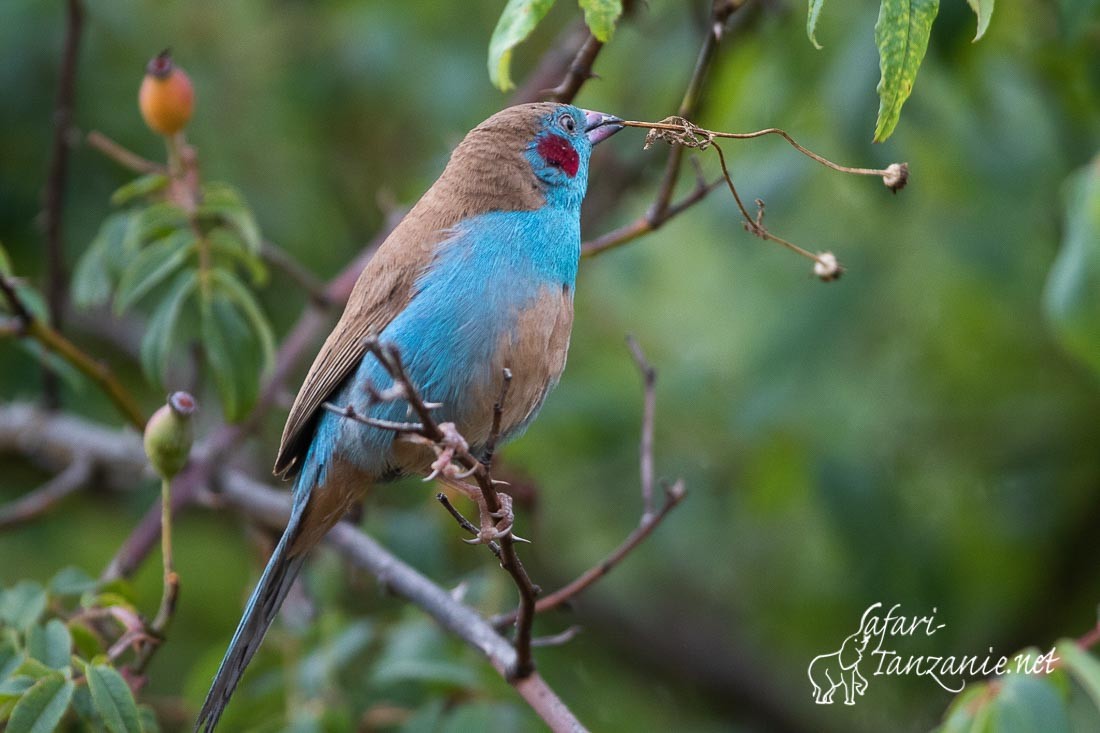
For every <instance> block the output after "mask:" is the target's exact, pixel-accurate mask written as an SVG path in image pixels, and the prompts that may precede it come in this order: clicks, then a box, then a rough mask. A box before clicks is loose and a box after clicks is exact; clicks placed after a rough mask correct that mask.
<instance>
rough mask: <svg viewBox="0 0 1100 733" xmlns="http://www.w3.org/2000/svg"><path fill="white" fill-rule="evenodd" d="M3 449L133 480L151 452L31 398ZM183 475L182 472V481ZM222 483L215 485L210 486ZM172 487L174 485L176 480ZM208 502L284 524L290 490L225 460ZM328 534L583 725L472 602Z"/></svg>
mask: <svg viewBox="0 0 1100 733" xmlns="http://www.w3.org/2000/svg"><path fill="white" fill-rule="evenodd" d="M0 450H15V451H18V452H20V453H22V454H24V455H27V456H35V457H37V458H38V459H40V461H41V462H42V463H43V465H44V466H46V467H48V468H50V469H52V470H64V469H65V467H66V466H68V465H69V464H71V463H72V462H73V461H74V460H76V458H77V457H78V456H85V457H86V458H87V459H88V460H90V461H92V463H93V464H94V465H96V466H98V467H100V468H101V470H102V471H103V477H104V482H105V485H107V486H110V487H112V488H123V487H125V488H129V487H130V486H132V484H133V478H134V476H137V475H142V472H143V471H145V469H146V463H147V459H146V457H145V451H144V450H143V448H142V445H141V438H140V436H138V435H135V434H134V433H130V432H121V431H114V430H111V429H110V428H107V427H105V426H103V425H100V424H98V423H94V422H90V421H87V420H84V419H82V418H75V417H69V416H65V415H51V414H48V413H45V412H43V411H42V410H39V409H35V408H33V407H30V406H28V405H21V404H14V405H0ZM178 480H179V479H178V478H177V481H178ZM211 486H216V487H217V488H218V491H217V492H216V493H215V492H213V491H211V490H209V489H210V487H211ZM173 491H175V486H174V485H173ZM196 496H197V498H198V500H200V501H201V503H203V504H204V505H207V506H214V507H222V506H229V507H231V508H233V509H234V510H235V511H237V512H240V513H241V514H242V515H245V516H247V517H249V518H251V519H254V520H256V521H259V522H261V523H263V524H265V525H267V526H270V527H272V528H274V529H281V528H283V527H284V526H286V521H287V517H288V516H289V514H290V501H291V499H290V496H289V495H288V494H287V493H286V492H285V491H280V490H277V489H274V488H271V487H269V486H267V485H265V484H263V483H261V482H259V481H256V480H255V479H253V478H251V477H249V476H247V475H246V474H245V473H243V472H242V471H239V470H237V469H234V468H229V467H228V466H226V465H225V464H224V463H222V464H220V465H219V466H217V468H216V469H215V470H213V471H212V472H211V473H210V475H209V481H208V483H206V484H203V485H202V486H200V487H198V489H197V490H196ZM327 542H328V543H329V544H330V545H331V546H332V547H334V548H335V549H336V550H337V551H338V552H339V553H340V554H341V555H342V556H343V557H344V558H345V559H346V560H347V561H348V562H349V563H350V564H352V565H354V566H355V567H358V568H362V569H364V570H366V571H367V572H369V573H371V574H372V575H374V576H375V577H376V578H377V579H378V582H379V584H380V585H382V586H384V587H386V588H387V589H388V590H389V591H391V592H393V593H394V594H395V595H397V596H400V597H401V598H404V599H406V600H407V601H409V602H410V603H412V604H413V605H414V606H416V607H418V608H420V609H421V610H423V611H424V612H425V613H427V614H428V615H429V616H431V617H432V618H433V619H435V621H436V622H437V623H438V624H439V625H440V626H442V627H443V628H444V629H446V630H447V631H449V632H450V633H453V634H454V635H455V636H457V637H458V638H460V639H462V640H463V642H465V643H466V644H467V645H469V646H470V647H472V648H473V649H475V650H477V651H478V652H480V653H481V654H482V655H483V656H484V657H485V658H486V659H487V660H488V661H489V663H490V664H491V665H492V666H493V668H494V669H496V670H497V672H498V673H499V674H500V675H501V676H502V677H504V678H505V679H507V680H508V681H509V682H510V683H511V685H512V686H513V687H514V688H515V689H516V691H517V692H518V693H519V694H520V695H521V696H522V697H523V698H524V700H526V701H527V703H528V705H530V706H531V708H532V709H533V710H534V711H535V712H536V713H537V714H538V715H539V716H540V717H541V718H542V719H543V720H544V721H545V722H546V724H547V725H548V726H549V727H550V729H551V730H553V731H555V732H558V731H561V732H563V733H565V732H571V733H572V732H577V731H584V730H585V728H584V726H583V725H582V724H581V723H580V722H579V721H578V720H577V718H576V717H575V716H574V715H573V713H572V712H571V711H570V710H569V708H568V707H566V705H565V704H564V703H563V702H562V701H561V699H560V698H559V697H558V696H557V694H556V693H555V692H554V691H553V689H552V688H551V687H550V686H549V685H548V684H547V683H546V681H545V680H544V679H543V678H542V677H541V676H540V675H539V674H538V673H537V672H532V673H530V674H529V675H527V676H526V677H523V678H522V679H519V678H516V677H514V676H513V675H514V671H515V669H516V668H517V667H518V666H519V664H518V661H517V659H518V657H517V652H516V650H515V649H514V648H513V646H512V645H511V643H509V642H508V640H507V639H505V638H504V637H502V636H501V635H500V634H498V633H497V632H496V631H495V630H494V629H493V627H492V626H490V625H489V624H488V622H486V620H485V619H484V618H482V617H481V616H480V615H479V614H478V613H477V612H476V611H475V610H474V609H472V608H470V607H469V606H467V605H465V604H463V603H461V602H459V601H457V600H455V598H454V597H452V596H451V594H450V593H448V592H447V591H446V590H444V589H443V588H441V587H439V586H438V585H436V584H435V583H433V582H432V581H430V580H429V579H427V578H425V577H424V576H423V575H421V574H420V573H419V572H417V571H416V570H414V569H413V568H411V567H409V566H408V565H407V564H405V563H404V562H402V561H401V560H399V559H398V558H397V557H395V556H394V555H393V554H391V553H390V552H389V551H388V550H386V549H385V548H384V547H382V546H381V545H379V544H378V543H377V542H375V541H374V540H373V539H371V538H370V537H369V536H368V535H366V534H365V533H364V532H362V531H361V530H360V529H358V528H357V527H355V526H353V525H351V524H349V523H347V522H341V523H339V524H338V525H337V526H336V527H335V528H334V529H333V530H332V531H331V532H330V533H329V535H328V538H327Z"/></svg>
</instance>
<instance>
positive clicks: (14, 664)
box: [0, 637, 23, 680]
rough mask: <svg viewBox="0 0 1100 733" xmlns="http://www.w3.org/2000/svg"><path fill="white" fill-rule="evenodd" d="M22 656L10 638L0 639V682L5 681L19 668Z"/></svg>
mask: <svg viewBox="0 0 1100 733" xmlns="http://www.w3.org/2000/svg"><path fill="white" fill-rule="evenodd" d="M22 661H23V655H22V653H20V651H19V650H18V649H16V647H15V642H14V641H13V640H12V639H10V638H6V637H5V638H3V639H0V680H5V679H7V678H8V676H9V675H11V673H12V672H14V671H15V670H16V668H18V667H19V663H20V662H22Z"/></svg>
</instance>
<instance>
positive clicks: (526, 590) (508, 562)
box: [365, 338, 540, 677]
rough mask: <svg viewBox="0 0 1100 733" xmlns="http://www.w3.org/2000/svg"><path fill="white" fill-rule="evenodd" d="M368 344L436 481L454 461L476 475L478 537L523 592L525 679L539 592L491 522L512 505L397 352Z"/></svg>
mask: <svg viewBox="0 0 1100 733" xmlns="http://www.w3.org/2000/svg"><path fill="white" fill-rule="evenodd" d="M365 345H366V348H367V351H368V352H370V353H371V354H373V355H374V357H375V358H376V359H378V361H379V363H380V364H381V365H382V366H383V368H385V370H386V371H387V372H388V373H389V375H390V377H391V378H392V379H393V380H394V388H393V389H392V390H390V391H389V392H390V394H391V395H392V398H397V397H400V398H401V399H403V400H405V401H406V402H407V403H408V404H409V407H410V408H411V409H412V411H413V412H414V413H415V414H416V416H417V417H418V418H419V420H420V427H421V430H419V431H416V433H415V435H417V436H420V437H422V438H423V439H424V440H425V441H427V442H429V443H430V444H432V445H433V446H434V447H435V448H436V450H437V452H438V453H439V458H438V459H437V460H436V462H435V463H434V464H433V468H434V469H435V470H434V471H433V474H432V477H434V476H435V475H436V474H443V477H444V478H447V473H446V472H447V469H448V468H449V467H450V464H451V462H452V461H453V462H454V463H456V464H458V465H460V466H461V467H462V468H463V469H465V471H464V473H463V474H462V475H463V476H473V478H474V480H475V481H476V482H477V486H478V489H479V490H480V492H481V500H482V501H483V502H484V511H483V515H482V529H481V531H480V532H479V533H478V537H479V539H480V541H481V542H483V543H488V542H489V541H490V540H497V541H498V542H499V544H500V555H499V557H500V564H501V567H502V568H504V570H505V571H506V572H507V573H508V574H509V575H510V576H511V577H512V581H513V582H514V583H515V585H516V588H517V590H518V591H519V597H520V602H519V610H518V612H517V614H516V637H515V647H516V665H515V668H514V669H513V670H512V671H511V672H510V675H512V676H515V677H526V676H527V675H529V674H531V673H532V671H533V670H534V668H535V665H534V661H533V659H532V657H531V626H532V624H533V623H534V617H535V599H536V598H537V596H538V594H539V591H540V589H539V588H538V586H536V585H535V584H534V583H532V582H531V578H530V577H529V576H528V575H527V570H526V569H525V568H524V566H523V563H522V562H521V561H520V559H519V556H518V555H517V554H516V549H515V542H516V538H515V537H513V535H512V533H511V526H509V527H508V528H507V529H506V530H503V531H496V530H495V528H494V527H493V525H492V522H491V520H490V517H494V516H495V517H501V516H504V515H506V514H508V513H510V501H509V502H508V503H505V502H504V501H503V500H502V499H501V497H500V494H499V493H498V492H497V490H496V486H495V485H494V481H493V478H492V476H491V474H490V471H489V466H488V465H486V464H485V463H482V462H481V461H480V460H478V459H477V458H476V457H474V456H473V455H471V453H470V452H469V449H468V447H467V446H466V442H465V440H464V439H463V438H462V436H460V435H458V434H457V431H455V430H454V427H453V426H452V425H449V424H443V425H440V424H439V423H437V422H436V420H435V418H434V417H433V416H432V411H431V408H430V407H429V406H428V405H427V404H426V403H425V402H424V399H423V397H422V396H421V395H420V393H419V392H418V390H417V387H416V385H415V384H414V383H413V381H412V379H411V378H410V377H409V375H408V372H406V371H405V366H404V363H403V362H402V360H401V354H400V352H399V351H398V349H397V348H396V347H395V346H393V345H392V344H382V343H380V342H379V341H378V340H377V339H373V338H370V339H367V340H366V341H365ZM508 382H509V380H508V379H507V378H505V380H504V386H502V389H501V396H500V400H501V401H503V399H504V397H505V396H506V395H507V384H508ZM498 430H499V427H498ZM452 485H454V486H456V487H461V486H462V484H461V483H460V482H458V481H453V482H452Z"/></svg>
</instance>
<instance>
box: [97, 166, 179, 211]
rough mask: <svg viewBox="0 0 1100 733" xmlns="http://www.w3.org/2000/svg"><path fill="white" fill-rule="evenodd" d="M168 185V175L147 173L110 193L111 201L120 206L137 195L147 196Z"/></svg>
mask: <svg viewBox="0 0 1100 733" xmlns="http://www.w3.org/2000/svg"><path fill="white" fill-rule="evenodd" d="M167 185H168V176H166V175H164V174H163V173H149V174H147V175H144V176H141V177H140V178H135V179H134V180H132V181H130V182H129V183H127V184H126V185H124V186H122V187H121V188H119V189H118V190H117V191H115V192H114V193H112V194H111V203H112V204H114V205H115V206H122V205H123V204H125V203H128V202H130V201H132V200H133V199H136V198H137V197H139V196H148V195H149V194H151V193H155V192H157V191H159V190H161V189H162V188H164V187H165V186H167Z"/></svg>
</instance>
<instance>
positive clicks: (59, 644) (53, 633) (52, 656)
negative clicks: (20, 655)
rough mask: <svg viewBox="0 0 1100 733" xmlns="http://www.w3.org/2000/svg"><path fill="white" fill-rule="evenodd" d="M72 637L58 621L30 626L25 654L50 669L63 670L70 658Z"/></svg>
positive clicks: (61, 622) (62, 623)
mask: <svg viewBox="0 0 1100 733" xmlns="http://www.w3.org/2000/svg"><path fill="white" fill-rule="evenodd" d="M72 649H73V637H72V636H71V635H70V634H69V628H68V627H67V626H65V623H64V622H63V621H61V620H60V619H56V618H53V619H50V620H49V622H48V623H47V624H46V625H45V626H32V627H31V629H30V631H29V632H28V633H27V653H28V654H30V655H31V656H32V657H34V658H35V659H37V660H38V661H40V662H42V663H43V664H45V665H46V666H47V667H50V668H52V669H65V668H66V667H68V666H69V659H70V658H71V657H72Z"/></svg>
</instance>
